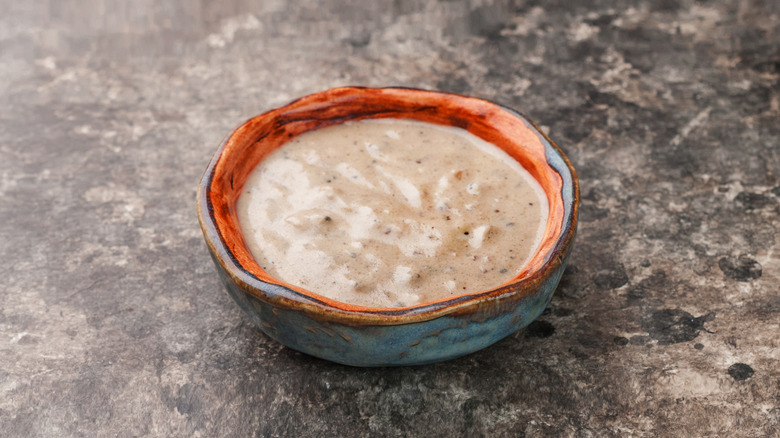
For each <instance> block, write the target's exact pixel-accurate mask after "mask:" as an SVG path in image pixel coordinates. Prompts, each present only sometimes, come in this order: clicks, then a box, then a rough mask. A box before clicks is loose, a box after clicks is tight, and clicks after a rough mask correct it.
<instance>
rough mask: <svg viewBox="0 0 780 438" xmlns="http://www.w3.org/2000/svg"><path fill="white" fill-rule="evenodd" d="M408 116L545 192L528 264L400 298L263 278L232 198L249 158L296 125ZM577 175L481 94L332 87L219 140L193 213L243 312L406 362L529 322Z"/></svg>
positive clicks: (544, 287) (316, 344)
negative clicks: (459, 133) (476, 146)
mask: <svg viewBox="0 0 780 438" xmlns="http://www.w3.org/2000/svg"><path fill="white" fill-rule="evenodd" d="M372 118H399V119H413V120H418V121H423V122H429V123H436V124H440V125H449V126H456V127H460V128H463V129H466V130H468V131H469V132H471V133H472V134H474V135H476V136H478V137H481V138H483V139H484V140H486V141H488V142H491V143H493V144H495V145H497V146H498V147H500V148H502V149H503V150H505V151H506V152H507V153H509V155H511V156H512V157H514V158H515V159H516V160H517V161H519V162H520V163H521V164H522V165H523V167H524V168H525V169H527V170H528V171H529V172H530V173H531V175H532V176H533V177H534V178H535V179H536V180H537V181H538V182H539V183H540V185H541V186H542V188H543V189H544V191H545V193H546V195H547V201H548V203H549V206H550V208H549V210H550V213H549V217H548V220H547V225H546V228H545V233H544V237H543V239H542V242H541V244H540V247H539V248H538V249H537V251H536V253H535V254H534V256H533V257H532V259H531V260H530V262H529V263H528V264H527V265H526V266H525V267H524V268H523V269H522V271H521V272H520V273H519V274H518V275H517V276H516V277H515V278H513V279H512V280H511V281H509V282H507V283H505V284H502V285H498V286H497V287H495V288H494V289H491V290H486V291H482V292H479V293H471V294H466V295H460V296H457V297H454V298H449V299H444V300H439V301H434V302H429V303H423V304H420V305H415V306H411V307H404V308H371V307H362V306H356V305H351V304H345V303H341V302H338V301H334V300H332V299H328V298H326V297H323V296H321V295H318V294H317V291H308V290H305V289H302V288H300V287H297V286H294V285H291V284H287V283H284V282H282V281H280V280H277V279H275V278H273V277H271V276H270V275H269V274H268V273H266V272H265V271H264V270H263V269H262V268H261V267H260V266H258V264H257V263H256V262H255V260H254V259H253V258H252V255H251V254H250V252H249V250H248V249H247V246H246V245H245V242H244V237H243V235H242V234H241V228H240V226H239V223H238V219H237V215H236V200H237V199H238V196H239V195H240V193H241V189H242V187H243V184H244V181H245V180H246V178H247V176H248V175H249V173H250V172H251V171H252V170H253V168H254V167H255V166H256V165H257V164H258V163H259V162H260V161H261V160H262V159H263V158H264V157H265V156H267V155H268V154H269V153H270V152H271V151H273V150H274V149H276V148H278V147H279V146H281V145H283V144H284V143H285V142H287V141H288V140H290V139H291V138H293V137H295V136H297V135H300V134H302V133H304V132H306V131H310V130H313V129H317V128H322V127H325V126H329V125H334V124H338V123H343V122H346V121H349V120H361V119H372ZM578 203H579V187H578V183H577V176H576V174H575V172H574V169H573V168H572V166H571V164H570V163H569V161H568V160H567V159H566V157H565V156H564V155H563V153H562V152H561V150H560V149H559V148H558V147H557V146H556V145H555V144H554V143H553V142H552V141H550V139H549V138H547V136H546V135H544V134H543V133H542V132H541V131H540V130H539V129H538V128H537V127H536V126H535V125H534V124H533V123H532V122H530V121H529V120H528V119H526V118H525V117H523V116H522V115H520V114H518V113H517V112H514V111H512V110H510V109H507V108H504V107H502V106H499V105H496V104H494V103H491V102H487V101H485V100H481V99H476V98H471V97H465V96H460V95H455V94H449V93H442V92H435V91H424V90H415V89H406V88H382V89H370V88H337V89H332V90H328V91H323V92H321V93H316V94H312V95H310V96H306V97H304V98H301V99H298V100H296V101H294V102H292V103H290V104H288V105H286V106H283V107H281V108H278V109H275V110H272V111H269V112H267V113H265V114H261V115H259V116H257V117H254V118H252V119H250V120H248V121H247V122H246V123H244V124H243V125H241V126H240V127H239V128H238V129H236V130H235V131H234V132H233V133H232V134H231V135H230V136H229V137H228V138H227V139H226V140H225V141H224V142H223V143H222V145H220V147H219V149H218V150H217V152H216V154H215V155H214V157H213V158H212V159H211V162H210V163H209V166H208V168H207V169H206V173H205V175H204V176H203V179H202V180H201V182H200V186H199V190H198V219H199V220H200V225H201V228H202V229H203V235H204V236H205V239H206V243H207V244H208V247H209V250H210V251H211V255H212V258H213V260H214V263H215V264H216V266H217V270H218V271H219V275H220V277H221V279H222V281H223V283H224V284H225V286H226V288H227V290H228V292H229V293H230V295H231V296H232V297H233V298H234V299H235V300H236V302H237V303H238V304H239V306H241V308H242V309H244V311H246V313H247V314H248V315H249V317H250V318H251V319H252V321H253V322H254V323H255V324H256V325H257V326H258V327H259V328H260V329H261V330H262V331H263V332H264V333H265V334H267V335H268V336H270V337H271V338H273V339H276V340H277V341H279V342H281V343H282V344H284V345H286V346H288V347H290V348H293V349H295V350H298V351H302V352H304V353H308V354H311V355H313V356H317V357H320V358H324V359H327V360H331V361H334V362H339V363H343V364H348V365H357V366H385V365H415V364H425V363H431V362H436V361H441V360H446V359H451V358H455V357H458V356H462V355H464V354H467V353H471V352H473V351H476V350H479V349H482V348H484V347H487V346H488V345H491V344H493V343H495V342H496V341H498V340H500V339H502V338H504V337H506V336H507V335H510V334H512V333H514V332H515V331H516V330H518V329H520V328H523V327H525V326H527V325H528V324H530V323H531V321H533V320H534V319H536V317H538V316H539V314H540V313H542V310H544V308H545V306H547V303H548V302H549V301H550V299H551V298H552V295H553V292H554V291H555V288H556V287H557V285H558V281H559V280H560V278H561V274H562V273H563V269H564V265H565V263H566V259H567V256H568V254H569V252H570V250H571V246H572V242H573V240H574V233H575V229H576V226H577V210H578Z"/></svg>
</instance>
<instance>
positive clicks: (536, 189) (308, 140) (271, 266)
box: [238, 119, 548, 307]
mask: <svg viewBox="0 0 780 438" xmlns="http://www.w3.org/2000/svg"><path fill="white" fill-rule="evenodd" d="M547 212H548V206H547V200H546V197H545V196H544V192H543V190H542V188H541V186H540V185H539V184H538V183H537V182H536V181H535V180H534V179H533V177H531V175H530V174H529V173H528V172H527V171H526V170H525V169H523V168H522V166H520V164H519V163H518V162H517V161H515V160H514V159H512V158H511V157H510V156H509V155H508V154H506V153H505V152H504V151H502V150H501V149H499V148H498V147H496V146H494V145H492V144H490V143H487V142H485V141H484V140H482V139H480V138H478V137H476V136H474V135H472V134H470V133H468V132H467V131H465V130H462V129H458V128H451V127H443V126H439V125H434V124H428V123H422V122H413V121H405V120H395V119H381V120H365V121H360V122H352V123H345V124H342V125H337V126H332V127H328V128H323V129H319V130H316V131H311V132H308V133H305V134H302V135H300V136H298V137H296V138H294V139H293V140H291V141H290V142H289V143H287V144H285V145H284V146H282V147H281V148H279V149H277V150H276V151H274V152H272V153H271V154H270V155H269V156H268V157H266V158H265V159H264V160H263V161H262V162H261V163H260V164H259V165H258V166H257V168H255V169H254V170H253V171H252V173H251V174H250V176H249V178H248V179H247V182H246V184H245V185H244V189H243V192H242V194H241V196H240V197H239V200H238V214H239V222H240V225H241V229H242V232H243V235H244V238H245V240H246V243H247V246H248V247H249V250H250V251H251V253H252V255H253V256H254V258H255V260H256V261H257V263H258V264H259V265H260V266H261V267H262V268H263V269H264V270H265V271H266V272H268V273H269V274H270V275H272V276H273V277H275V278H278V279H280V280H282V281H285V282H287V283H290V284H294V285H297V286H300V287H302V288H304V289H307V290H310V291H312V292H315V293H317V294H320V295H323V296H325V297H328V298H331V299H334V300H336V301H340V302H344V303H350V304H356V305H362V306H371V307H404V306H411V305H415V304H420V303H425V302H430V301H435V300H439V299H443V298H449V297H453V296H457V295H462V294H466V293H474V292H479V291H483V290H488V289H490V288H493V287H496V286H499V285H501V284H503V283H505V282H507V281H509V280H510V279H511V278H512V277H514V276H515V275H517V274H518V273H519V272H520V270H521V269H522V268H523V266H524V265H525V264H526V263H527V262H528V261H529V260H530V258H531V256H532V255H533V253H534V252H535V250H536V248H537V247H538V245H539V243H540V240H541V237H542V234H543V232H544V225H545V223H546V220H547V214H548V213H547Z"/></svg>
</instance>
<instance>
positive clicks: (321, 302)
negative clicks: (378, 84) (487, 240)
mask: <svg viewBox="0 0 780 438" xmlns="http://www.w3.org/2000/svg"><path fill="white" fill-rule="evenodd" d="M366 93H373V94H375V95H372V96H373V97H374V98H376V97H377V96H383V95H384V96H396V95H401V96H405V97H407V98H409V97H413V98H415V97H420V98H421V97H425V98H427V99H444V100H447V101H448V102H450V103H451V102H452V101H457V102H459V103H462V104H463V108H466V106H465V105H466V103H470V104H475V105H481V106H485V105H487V106H489V107H492V108H495V109H496V110H498V111H500V112H503V114H504V115H506V114H508V115H509V116H511V117H513V118H516V119H519V120H520V121H521V122H523V124H524V125H525V127H526V128H527V129H528V131H529V132H531V133H533V134H535V136H536V138H537V140H538V141H539V143H540V144H541V146H542V147H543V149H544V161H545V164H546V165H547V166H549V167H550V168H551V169H553V170H554V171H556V173H558V175H559V176H560V178H561V193H559V194H557V196H558V198H560V201H561V203H562V208H563V210H564V216H563V218H562V222H561V228H560V232H559V233H558V234H557V238H556V239H555V241H554V242H553V243H552V246H551V247H549V248H548V250H547V251H546V253H545V254H543V258H544V261H543V263H541V265H540V266H537V267H536V269H532V270H531V271H530V272H527V273H526V274H525V275H523V276H522V277H520V276H518V277H515V278H514V279H513V280H512V281H511V282H509V283H505V284H504V285H501V286H498V287H496V288H492V289H489V290H485V291H479V292H475V293H467V294H463V295H457V296H455V297H451V298H445V299H441V300H437V301H433V302H427V303H422V304H418V305H414V306H409V307H402V308H374V307H365V306H358V305H352V304H348V303H342V302H338V301H335V300H332V299H329V298H326V297H322V296H320V295H318V294H316V293H314V292H311V291H307V290H305V289H303V288H297V289H300V290H295V289H293V287H294V286H292V287H291V285H288V284H286V283H284V282H281V281H279V280H276V279H273V278H270V280H273V281H276V282H277V283H273V282H270V281H264V280H263V279H261V278H258V276H257V275H255V274H254V273H252V272H250V271H249V270H248V269H247V268H246V267H245V266H244V265H242V263H241V262H240V261H239V259H238V258H237V257H236V255H235V254H234V252H233V251H231V249H230V247H229V245H228V243H227V242H226V241H225V238H224V236H223V230H222V229H221V228H220V226H219V225H218V223H217V219H216V216H217V215H218V214H223V215H224V214H228V213H225V212H222V211H221V210H220V211H217V210H219V208H217V209H215V205H214V202H213V200H212V195H213V193H212V184H213V183H214V177H215V169H216V168H217V166H218V164H220V160H221V159H222V158H223V153H224V152H225V150H226V148H227V147H228V145H231V141H236V142H237V141H240V140H241V138H240V135H241V134H242V133H243V131H242V130H246V129H248V128H247V127H248V126H250V125H251V124H253V123H257V122H258V121H260V120H263V119H264V118H268V117H279V116H280V114H284V113H285V111H289V110H291V109H293V108H295V107H296V106H300V105H301V104H302V103H305V102H309V101H312V100H319V101H320V103H323V105H325V106H326V107H327V105H328V104H331V103H335V104H336V105H334V106H333V107H336V106H337V105H339V104H342V103H343V102H342V101H341V100H339V99H354V98H356V97H357V98H359V97H369V96H368V95H367V94H366ZM323 101H324V102H323ZM328 108H330V107H328ZM470 116H471V117H475V115H474V114H470ZM479 116H484V115H483V114H480V115H479ZM369 117H371V116H369ZM380 117H381V116H380ZM385 117H386V116H385ZM377 118H378V117H377ZM351 119H352V118H351V117H349V118H346V119H344V118H342V119H338V120H336V119H332V120H334V122H333V123H342V122H344V121H347V120H351ZM272 120H275V119H272ZM323 120H325V119H323ZM326 120H328V121H331V119H326ZM318 127H320V126H318ZM315 129H316V128H315ZM496 132H498V130H496ZM259 140H262V139H253V140H252V141H253V142H257V141H259ZM244 141H246V139H244ZM231 146H232V145H231ZM498 146H499V147H501V148H502V149H504V148H503V147H502V146H500V145H498ZM551 160H552V162H551ZM252 167H254V166H252ZM230 184H231V186H232V176H231V181H230ZM543 188H544V189H545V192H546V193H547V188H546V187H544V186H543ZM240 190H241V189H240V188H239V189H238V191H240ZM565 191H568V193H564V192H565ZM567 195H568V196H569V199H570V200H571V201H570V203H567ZM549 196H550V195H549V193H548V197H549ZM579 197H580V194H579V181H578V178H577V173H576V171H575V170H574V168H573V166H572V165H571V162H570V161H569V159H568V158H567V157H566V155H565V154H564V153H563V151H562V150H561V149H560V148H559V147H558V146H557V145H556V144H555V143H554V142H553V141H552V140H550V138H549V137H548V136H547V135H546V134H545V133H544V132H543V131H542V130H541V129H539V127H538V126H537V125H536V124H534V123H533V122H532V121H531V120H530V119H528V118H527V117H526V116H524V115H523V114H522V113H520V112H518V111H515V110H513V109H510V108H508V107H506V106H504V105H500V104H497V103H494V102H491V101H488V100H485V99H481V98H477V97H469V96H463V95H460V94H455V93H448V92H442V91H433V90H425V89H419V88H409V87H383V88H368V87H339V88H333V89H329V90H325V91H321V92H318V93H313V94H310V95H307V96H304V97H301V98H299V99H296V100H293V101H291V102H289V103H287V104H285V105H282V106H279V107H277V108H275V109H271V110H269V111H266V112H263V113H262V114H259V115H257V116H255V117H252V118H250V119H248V120H247V121H245V122H244V123H242V124H241V125H239V126H238V127H237V128H236V129H235V130H233V131H232V132H231V133H230V134H228V135H227V136H226V137H225V138H224V139H223V141H222V142H221V144H220V146H219V147H218V149H217V151H216V152H215V153H214V155H213V156H212V158H211V160H210V162H209V165H208V167H207V168H206V171H205V172H204V174H203V177H202V178H201V180H200V182H199V185H198V192H197V213H198V221H199V223H200V226H201V229H202V231H203V235H204V238H205V240H206V243H207V245H208V247H209V251H210V252H211V254H212V257H213V258H214V261H215V262H216V263H217V264H218V265H219V266H220V267H221V269H222V271H223V272H224V273H225V274H227V275H228V276H229V277H230V280H231V281H232V282H233V283H235V284H236V285H237V286H238V287H239V288H241V289H242V290H243V291H244V292H246V293H248V294H249V295H252V296H254V297H255V298H258V299H260V300H261V301H264V302H266V303H269V304H271V305H273V306H275V307H278V308H281V309H290V310H300V311H303V312H305V313H307V314H309V315H310V316H314V317H316V318H317V319H319V320H323V321H329V322H338V323H343V324H349V325H364V324H373V325H398V324H406V323H413V322H421V321H427V320H430V319H435V318H438V317H440V316H444V315H451V316H460V315H471V314H474V313H476V312H488V313H491V314H492V313H496V312H500V309H501V308H503V307H504V306H506V305H508V304H509V303H511V302H514V301H517V300H519V299H522V298H525V297H528V296H529V295H533V293H534V292H535V291H536V290H537V289H538V288H539V287H540V286H541V285H542V283H544V282H545V281H546V280H547V279H548V278H549V276H550V275H552V274H553V273H554V272H556V271H557V268H559V267H560V266H561V265H562V264H563V263H564V262H565V258H566V257H567V256H568V253H569V252H570V250H571V245H572V243H573V240H574V235H575V232H576V227H577V219H578V211H579ZM236 221H237V219H236ZM548 227H549V224H548ZM239 234H240V233H239ZM240 240H241V244H242V245H243V237H241V238H240ZM541 249H542V248H541V246H540V248H538V249H537V251H536V252H535V255H534V258H536V257H537V255H538V253H540V252H541ZM251 262H252V263H254V264H255V267H256V268H257V269H260V270H262V268H259V266H257V264H256V262H254V260H253V259H252V260H251ZM523 271H525V267H524V268H523ZM268 277H270V276H268Z"/></svg>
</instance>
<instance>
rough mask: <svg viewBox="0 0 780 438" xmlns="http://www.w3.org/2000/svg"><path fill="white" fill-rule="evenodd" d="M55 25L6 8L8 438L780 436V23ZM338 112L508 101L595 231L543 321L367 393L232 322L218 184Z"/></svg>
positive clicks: (734, 8)
mask: <svg viewBox="0 0 780 438" xmlns="http://www.w3.org/2000/svg"><path fill="white" fill-rule="evenodd" d="M34 3H36V2H11V1H5V2H2V4H0V257H2V264H0V273H2V282H0V285H2V287H1V288H0V430H1V431H2V435H3V436H4V437H29V436H49V437H63V436H128V437H129V436H183V437H190V436H295V437H309V436H346V437H353V436H354V437H362V436H415V435H417V436H491V437H492V436H510V437H519V436H528V437H532V436H556V437H557V436H574V437H588V436H639V437H641V436H648V437H651V436H711V437H720V436H730V437H757V436H780V337H779V336H778V333H780V275H779V274H778V273H779V272H780V244H779V243H778V230H780V214H779V213H780V123H778V121H779V120H780V118H779V117H780V85H779V82H778V81H779V79H780V49H779V47H780V3H778V2H775V1H771V0H764V1H761V0H757V1H736V0H730V1H714V0H713V1H690V0H664V1H653V2H642V1H632V2H617V3H616V2H614V1H612V0H610V1H606V0H605V1H602V0H588V1H584V2H574V3H576V5H575V6H572V5H571V4H570V3H571V2H569V1H564V0H553V1H545V2H541V1H527V2H524V1H516V2H509V1H503V2H502V1H496V2H491V1H487V0H486V1H476V0H474V1H466V2H462V1H439V2H436V1H430V2H418V1H408V0H399V1H394V2H345V1H341V0H325V1H322V2H316V1H293V2H288V1H283V0H277V1H268V2H262V3H263V6H261V7H253V6H249V5H248V4H249V3H252V2H247V1H242V0H231V1H223V2H158V1H153V0H137V1H133V2H122V1H107V0H84V1H79V2H76V1H63V2H49V4H48V6H36V5H35V4H34ZM37 3H46V2H37ZM211 3H213V4H211ZM339 85H366V86H386V85H404V86H413V87H422V88H432V89H441V90H448V91H454V92H459V93H465V94H470V95H475V96H480V97H484V98H487V99H490V100H494V101H497V102H499V103H503V104H505V105H508V106H511V107H515V108H517V109H519V110H521V111H523V112H524V113H526V114H528V115H529V116H530V117H531V118H532V119H534V120H535V121H536V122H537V123H538V124H539V125H541V126H542V128H543V129H544V130H546V131H548V132H549V134H550V136H551V137H552V138H553V139H554V140H556V141H557V142H558V144H559V145H560V146H561V148H562V149H564V150H565V151H566V153H567V154H568V155H569V157H570V158H571V160H572V162H573V163H574V165H575V167H576V168H577V169H578V171H579V176H580V181H581V185H582V211H581V222H580V227H579V233H578V237H577V242H576V245H575V249H574V252H573V254H572V256H571V258H570V266H569V267H568V268H567V270H566V273H565V275H564V278H563V280H562V283H561V286H560V287H559V289H558V291H557V293H556V295H555V297H554V298H553V300H552V302H551V303H550V306H549V308H548V310H547V311H546V312H545V313H544V314H543V315H542V317H541V318H540V319H539V320H538V321H537V322H535V323H534V324H533V325H531V326H530V327H529V328H528V329H526V330H524V331H521V332H518V333H517V334H515V335H513V336H510V337H509V338H507V339H504V340H503V341H501V342H499V343H497V344H496V345H494V346H492V347H490V348H488V349H486V350H483V351H481V352H478V353H475V354H472V355H469V356H466V357H463V358H460V359H457V360H452V361H449V362H444V363H440V364H435V365H429V366H422V367H409V368H383V369H360V368H351V367H346V366H341V365H336V364H333V363H328V362H325V361H322V360H319V359H315V358H312V357H309V356H306V355H303V354H300V353H297V352H294V351H292V350H289V349H287V348H284V347H282V346H280V345H278V344H277V343H275V342H273V341H272V340H270V339H269V338H267V337H266V336H265V335H263V334H262V333H261V332H260V331H259V330H258V329H256V328H255V327H254V326H253V325H252V324H251V323H250V322H249V319H248V318H247V317H246V316H245V315H244V314H242V312H241V311H240V310H239V308H238V306H237V305H236V304H235V303H234V302H232V301H231V299H230V298H229V297H228V295H227V294H226V293H225V291H224V290H223V288H222V286H221V285H220V283H219V281H218V278H217V275H216V271H215V269H214V267H213V266H212V262H211V260H210V258H209V256H208V254H207V250H206V247H205V244H204V242H203V239H202V237H201V233H200V229H199V227H198V223H197V220H196V215H195V188H196V184H197V182H198V179H199V178H200V176H201V174H202V172H203V171H204V169H205V166H206V163H207V161H208V159H209V158H210V156H211V154H212V153H213V152H214V151H215V150H216V147H217V145H218V143H219V142H220V140H221V139H222V138H223V136H225V135H226V134H227V133H229V132H230V131H231V130H232V129H233V128H234V127H235V126H236V125H238V124H239V123H240V122H242V121H243V120H245V119H246V118H248V117H250V116H253V115H255V114H258V113H260V112H263V111H264V110H267V109H270V108H272V107H275V106H278V105H281V104H283V103H285V102H287V101H289V100H291V99H293V98H296V97H299V96H302V95H305V94H308V93H311V92H315V91H319V90H323V89H326V88H331V87H334V86H339Z"/></svg>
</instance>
